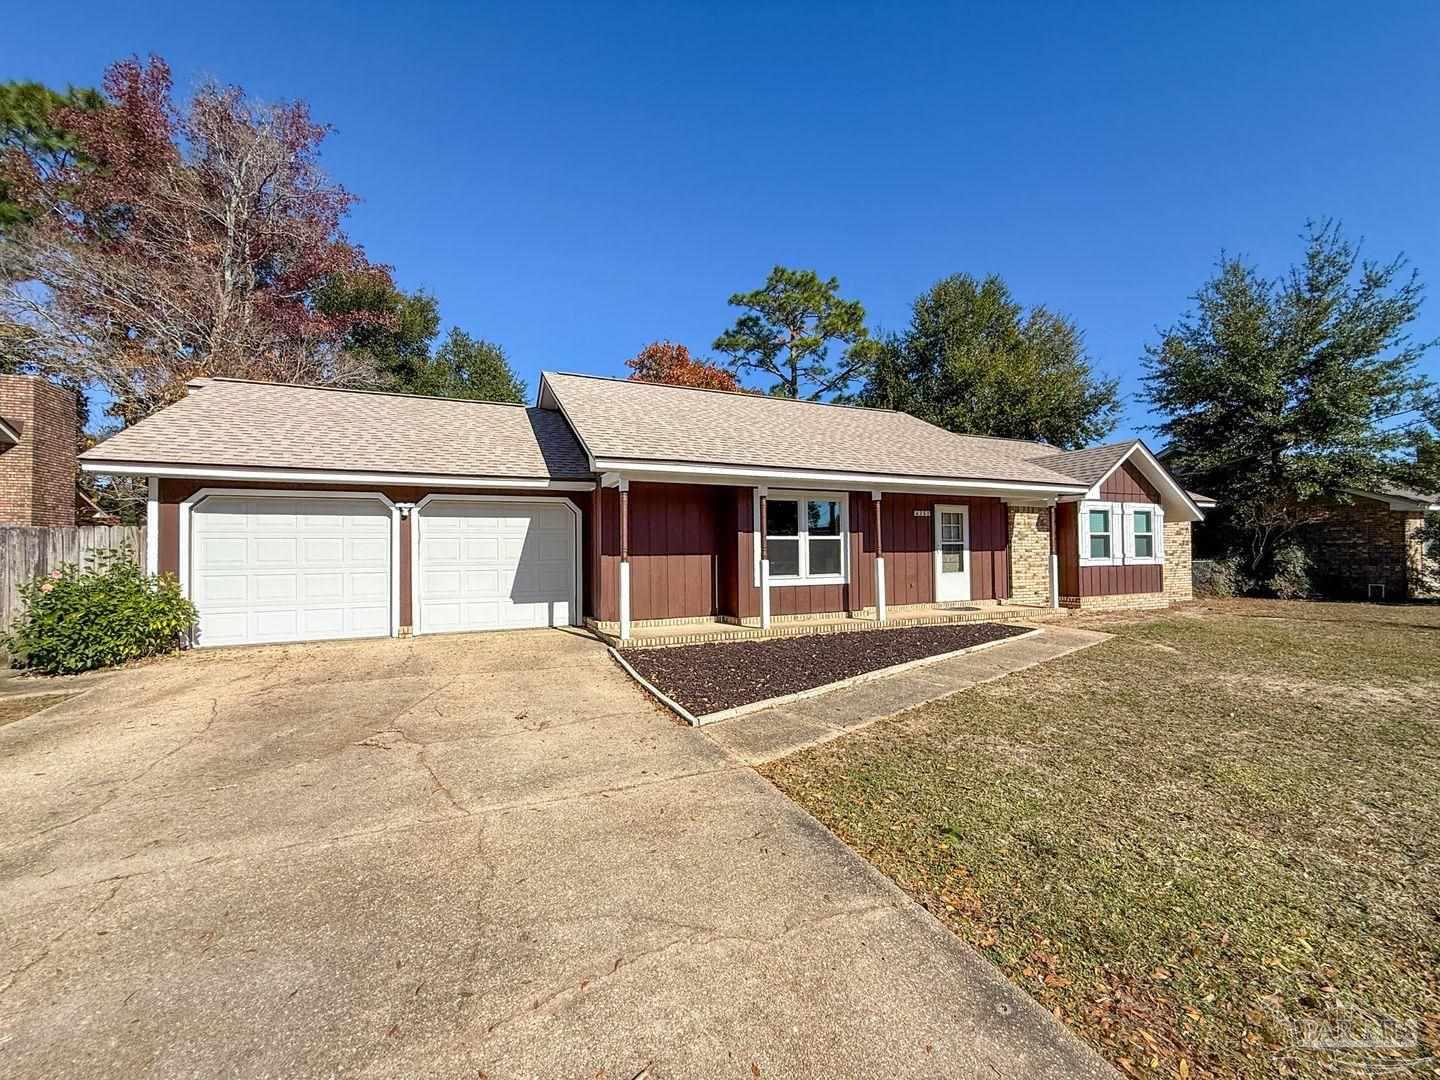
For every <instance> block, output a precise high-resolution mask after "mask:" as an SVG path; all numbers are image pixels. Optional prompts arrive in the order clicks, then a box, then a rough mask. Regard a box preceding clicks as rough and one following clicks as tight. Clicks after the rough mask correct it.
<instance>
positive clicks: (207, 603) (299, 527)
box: [190, 496, 392, 645]
mask: <svg viewBox="0 0 1440 1080" xmlns="http://www.w3.org/2000/svg"><path fill="white" fill-rule="evenodd" d="M390 520H391V519H390V511H389V508H388V507H386V506H385V505H384V504H382V503H381V502H379V501H378V500H373V499H346V498H332V497H317V498H304V499H296V498H277V497H264V496H256V497H235V496H211V497H210V498H208V499H206V500H205V501H204V502H202V503H200V504H199V505H198V506H197V507H196V508H195V509H194V510H193V511H192V513H191V534H192V543H191V586H190V591H191V596H192V597H193V598H194V600H195V604H196V607H197V608H198V609H199V612H200V637H199V640H200V644H202V645H238V644H253V643H260V642H282V641H305V640H317V639H324V638H343V637H374V636H382V635H385V634H388V633H389V632H390V628H391V616H390V604H391V577H390V575H391V573H392V570H391V552H390V548H391V541H390V535H391V525H390Z"/></svg>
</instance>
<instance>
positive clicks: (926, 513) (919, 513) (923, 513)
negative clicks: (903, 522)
mask: <svg viewBox="0 0 1440 1080" xmlns="http://www.w3.org/2000/svg"><path fill="white" fill-rule="evenodd" d="M915 516H916V517H929V516H930V511H929V510H916V511H915Z"/></svg>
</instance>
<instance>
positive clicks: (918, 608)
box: [585, 600, 1078, 649]
mask: <svg viewBox="0 0 1440 1080" xmlns="http://www.w3.org/2000/svg"><path fill="white" fill-rule="evenodd" d="M1077 614H1078V612H1077V611H1075V610H1073V609H1071V608H1052V607H1049V606H1041V605H1036V604H1017V603H998V602H996V601H994V600H978V601H974V602H972V603H967V604H905V605H902V606H899V607H890V608H887V610H886V613H885V620H884V622H881V621H879V619H878V618H877V617H876V612H875V611H874V609H873V608H872V609H870V610H868V611H855V612H848V613H847V612H822V613H818V614H812V615H783V616H772V618H771V621H770V625H769V627H768V628H767V627H764V626H761V625H759V621H758V620H752V621H749V622H746V623H741V622H737V621H735V620H726V619H723V618H716V617H714V616H711V617H705V618H695V619H656V620H645V621H643V622H635V623H631V624H630V634H629V637H622V636H621V634H620V624H619V623H618V622H605V621H601V620H596V619H586V620H585V626H586V628H587V629H588V630H589V631H590V632H591V633H592V634H594V635H595V636H596V637H598V638H599V639H600V640H601V641H603V642H605V643H606V644H607V645H610V646H613V647H614V648H617V649H653V648H659V647H661V646H666V645H698V644H701V643H704V642H710V641H754V640H764V639H770V638H784V637H799V636H801V635H805V634H839V633H846V632H848V631H863V630H888V629H899V628H902V627H907V626H937V625H945V624H953V623H972V622H990V623H1015V622H1019V623H1026V624H1038V623H1042V622H1054V621H1057V620H1060V621H1063V620H1065V619H1069V618H1072V617H1073V616H1075V615H1077Z"/></svg>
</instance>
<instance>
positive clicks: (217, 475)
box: [80, 461, 595, 491]
mask: <svg viewBox="0 0 1440 1080" xmlns="http://www.w3.org/2000/svg"><path fill="white" fill-rule="evenodd" d="M80 468H81V470H82V471H84V472H87V473H103V474H107V475H111V476H162V477H168V478H172V479H178V480H289V481H291V482H292V483H297V484H369V485H372V486H379V485H384V484H411V485H422V486H431V487H462V488H471V487H474V488H482V487H483V488H517V489H521V490H525V491H593V490H595V483H594V481H591V480H545V479H538V478H537V479H530V478H516V477H508V476H445V475H436V474H431V473H385V472H345V471H341V470H318V469H232V468H227V467H225V466H219V465H164V464H159V463H146V462H129V461H125V462H121V461H116V462H110V461H82V462H81V463H80Z"/></svg>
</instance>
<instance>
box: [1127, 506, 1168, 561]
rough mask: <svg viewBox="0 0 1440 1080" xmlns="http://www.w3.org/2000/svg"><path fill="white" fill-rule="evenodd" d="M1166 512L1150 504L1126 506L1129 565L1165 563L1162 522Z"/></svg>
mask: <svg viewBox="0 0 1440 1080" xmlns="http://www.w3.org/2000/svg"><path fill="white" fill-rule="evenodd" d="M1164 520H1165V511H1164V510H1163V509H1162V508H1161V507H1159V506H1154V505H1151V504H1149V503H1126V504H1125V561H1126V562H1127V563H1163V562H1164V561H1165V539H1164V537H1165V531H1164V529H1163V528H1162V527H1161V522H1163V521H1164Z"/></svg>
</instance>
